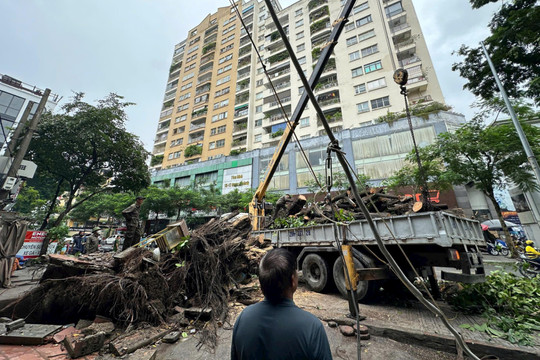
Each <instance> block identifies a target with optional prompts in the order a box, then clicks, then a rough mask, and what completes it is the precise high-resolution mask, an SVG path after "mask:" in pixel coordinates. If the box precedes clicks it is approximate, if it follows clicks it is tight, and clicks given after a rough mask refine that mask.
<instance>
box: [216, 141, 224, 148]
mask: <svg viewBox="0 0 540 360" xmlns="http://www.w3.org/2000/svg"><path fill="white" fill-rule="evenodd" d="M224 146H225V139H222V140H218V141H216V148H220V147H224Z"/></svg>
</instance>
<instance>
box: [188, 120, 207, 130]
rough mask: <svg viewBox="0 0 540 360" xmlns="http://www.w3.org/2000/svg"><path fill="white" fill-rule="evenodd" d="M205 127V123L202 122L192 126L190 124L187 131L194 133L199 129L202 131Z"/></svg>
mask: <svg viewBox="0 0 540 360" xmlns="http://www.w3.org/2000/svg"><path fill="white" fill-rule="evenodd" d="M205 127H206V122H202V123H198V124H193V123H191V125H190V126H189V131H190V132H191V131H196V130H199V129H204V128H205Z"/></svg>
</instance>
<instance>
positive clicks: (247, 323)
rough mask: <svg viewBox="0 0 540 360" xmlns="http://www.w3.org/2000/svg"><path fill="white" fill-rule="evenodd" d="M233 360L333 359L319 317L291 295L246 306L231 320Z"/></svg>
mask: <svg viewBox="0 0 540 360" xmlns="http://www.w3.org/2000/svg"><path fill="white" fill-rule="evenodd" d="M231 359H232V360H237V359H238V360H247V359H253V360H255V359H256V360H261V359H265V360H272V359H279V360H288V359H291V360H293V359H294V360H302V359H306V360H308V359H321V360H327V359H332V353H331V352H330V345H329V344H328V338H327V337H326V332H325V331H324V326H323V324H322V323H321V321H320V320H319V319H318V318H317V317H315V316H314V315H313V314H310V313H308V312H307V311H304V310H302V309H300V308H299V307H297V306H296V305H295V304H294V302H293V301H292V300H290V299H283V300H282V301H281V302H280V303H278V304H276V305H274V304H272V303H270V302H269V301H267V300H264V301H261V302H260V303H257V304H254V305H251V306H248V307H247V308H245V309H244V311H242V313H241V314H240V316H239V317H238V319H237V320H236V323H235V324H234V331H233V338H232V345H231Z"/></svg>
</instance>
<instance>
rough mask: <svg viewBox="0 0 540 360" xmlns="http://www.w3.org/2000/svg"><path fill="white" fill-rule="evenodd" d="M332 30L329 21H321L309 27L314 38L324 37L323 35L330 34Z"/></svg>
mask: <svg viewBox="0 0 540 360" xmlns="http://www.w3.org/2000/svg"><path fill="white" fill-rule="evenodd" d="M331 30H332V24H330V21H327V20H319V21H316V22H314V23H313V24H311V25H310V26H309V32H310V34H311V37H312V38H313V37H319V36H322V34H327V33H328V34H330V31H331Z"/></svg>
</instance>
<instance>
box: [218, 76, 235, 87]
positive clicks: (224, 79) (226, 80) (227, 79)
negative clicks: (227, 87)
mask: <svg viewBox="0 0 540 360" xmlns="http://www.w3.org/2000/svg"><path fill="white" fill-rule="evenodd" d="M229 80H231V75H227V76H225V77H223V78H221V79H218V81H216V85H221V84H225V83H226V82H228V81H229Z"/></svg>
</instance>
